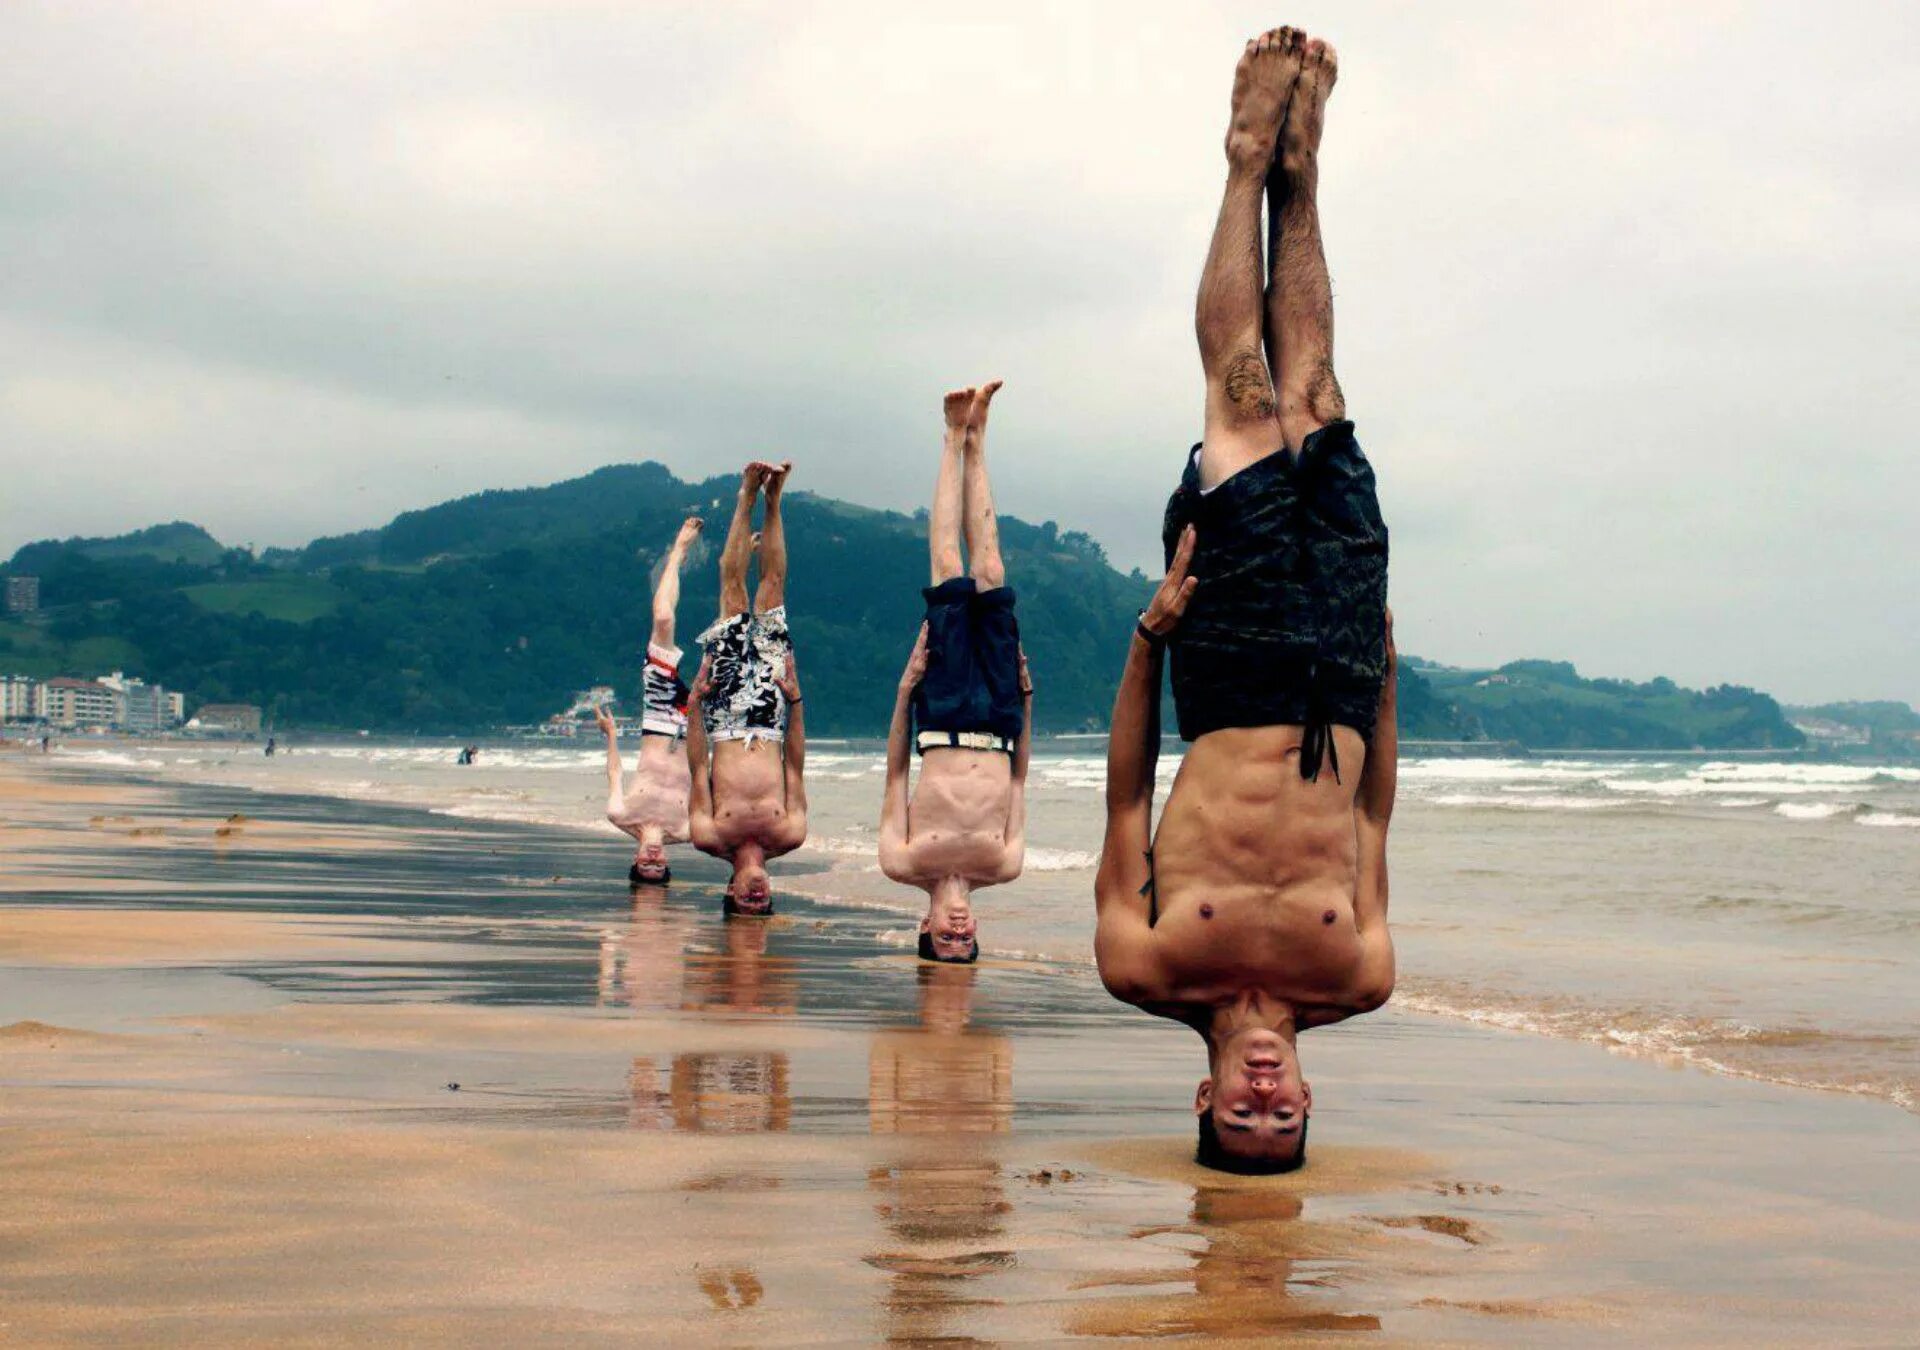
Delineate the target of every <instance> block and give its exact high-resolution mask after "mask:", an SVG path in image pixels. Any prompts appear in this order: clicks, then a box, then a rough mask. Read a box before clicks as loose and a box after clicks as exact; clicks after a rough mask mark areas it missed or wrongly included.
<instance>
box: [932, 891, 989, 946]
mask: <svg viewBox="0 0 1920 1350" xmlns="http://www.w3.org/2000/svg"><path fill="white" fill-rule="evenodd" d="M920 927H921V929H922V931H924V932H925V933H926V934H927V936H928V937H929V938H931V939H932V940H933V952H934V955H936V956H938V957H940V958H941V959H942V960H954V959H959V960H965V959H966V958H967V957H968V956H970V955H971V954H972V953H973V944H974V942H975V940H976V939H977V938H978V937H979V933H980V925H979V923H978V922H977V921H976V920H975V919H974V917H973V905H972V904H971V902H970V901H969V900H968V898H967V897H966V896H964V895H954V896H941V897H938V898H936V899H935V900H934V901H933V903H932V905H931V907H930V909H929V912H928V914H927V917H926V918H924V919H922V920H921V921H920Z"/></svg>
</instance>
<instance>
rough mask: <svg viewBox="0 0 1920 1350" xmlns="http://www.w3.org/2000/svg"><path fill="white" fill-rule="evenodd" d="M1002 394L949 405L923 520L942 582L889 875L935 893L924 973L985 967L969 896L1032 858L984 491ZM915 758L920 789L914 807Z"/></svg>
mask: <svg viewBox="0 0 1920 1350" xmlns="http://www.w3.org/2000/svg"><path fill="white" fill-rule="evenodd" d="M999 388H1000V381H998V380H994V381H993V382H991V383H990V384H986V385H982V386H980V387H979V388H977V389H975V388H969V389H962V390H960V391H958V392H957V393H952V394H948V395H947V397H946V424H947V425H946V439H945V443H944V445H943V446H942V448H941V451H940V472H939V476H938V477H937V478H936V479H935V480H934V485H933V512H932V514H931V515H930V516H929V517H928V521H927V542H928V544H929V546H930V547H931V550H932V554H933V584H932V585H930V586H928V587H927V588H926V589H925V590H924V591H922V592H921V594H922V596H924V597H925V599H926V602H927V618H926V622H925V623H923V624H922V625H921V626H920V637H919V640H918V641H917V642H915V643H914V647H913V653H912V655H911V656H909V657H908V658H907V668H906V670H905V672H904V673H903V674H902V675H901V676H900V692H899V696H898V697H897V698H896V699H895V700H894V704H893V726H892V728H891V729H890V730H889V731H888V733H887V784H886V792H885V796H884V798H883V800H882V806H881V812H880V870H881V871H882V872H885V873H886V874H887V876H888V877H889V878H891V879H892V880H894V881H898V882H902V883H904V884H906V885H909V886H918V887H919V888H920V889H922V890H924V891H925V892H926V893H927V913H926V917H925V918H923V919H921V920H920V955H921V957H922V959H924V960H928V961H974V960H977V959H978V958H979V955H980V941H979V932H978V921H977V920H976V918H975V916H974V913H973V903H972V895H973V892H974V890H975V889H976V888H977V887H980V886H992V885H995V884H996V883H998V882H1003V881H1012V880H1013V879H1014V878H1015V877H1017V876H1019V875H1020V868H1021V866H1022V864H1023V862H1024V860H1025V857H1026V811H1027V806H1026V801H1027V795H1026V788H1027V758H1028V753H1029V750H1030V745H1031V736H1030V731H1031V728H1030V723H1031V721H1032V717H1031V714H1032V709H1033V681H1032V678H1031V676H1030V675H1029V674H1028V672H1027V663H1026V658H1025V657H1024V656H1023V655H1022V654H1021V651H1020V625H1019V623H1018V622H1017V621H1016V620H1015V618H1014V613H1013V604H1014V597H1013V589H1012V588H1011V587H1010V586H1008V585H1007V573H1006V568H1005V566H1004V565H1003V564H1002V562H1001V559H1000V526H999V521H998V520H997V519H996V517H995V515H994V510H993V488H992V485H991V484H990V483H989V482H988V481H987V450H986V438H987V408H988V406H989V405H990V404H991V403H992V402H993V396H994V393H995V392H996V391H997V390H998V389H999ZM963 533H964V535H965V538H966V546H967V552H966V564H965V567H964V568H963V566H962V562H961V555H960V543H961V537H962V534H963ZM916 751H917V752H918V753H919V755H920V781H919V784H918V785H917V787H916V788H915V789H914V790H913V791H912V793H911V795H909V792H908V787H907V779H908V775H909V768H910V762H911V760H912V757H913V754H914V752H916Z"/></svg>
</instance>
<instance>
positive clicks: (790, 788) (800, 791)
mask: <svg viewBox="0 0 1920 1350" xmlns="http://www.w3.org/2000/svg"><path fill="white" fill-rule="evenodd" d="M775 683H777V684H778V685H779V686H780V692H781V693H782V694H784V695H785V696H786V700H787V738H786V740H785V741H783V742H781V746H780V749H781V753H782V754H783V755H784V756H785V759H786V771H787V781H786V788H787V819H788V820H789V821H790V822H792V825H793V829H794V830H795V832H796V834H797V837H796V838H795V839H794V840H793V843H792V845H791V847H793V848H799V847H800V845H801V844H803V843H805V842H806V838H807V718H806V710H805V709H804V708H802V707H801V706H800V704H801V698H800V673H799V671H797V670H796V669H795V668H794V664H793V653H792V652H788V653H787V673H786V677H785V678H784V679H781V680H777V681H775Z"/></svg>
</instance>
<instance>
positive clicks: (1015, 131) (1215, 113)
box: [0, 0, 1920, 700]
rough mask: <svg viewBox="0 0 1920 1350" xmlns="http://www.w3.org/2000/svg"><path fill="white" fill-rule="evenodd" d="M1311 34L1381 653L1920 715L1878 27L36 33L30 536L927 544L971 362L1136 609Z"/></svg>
mask: <svg viewBox="0 0 1920 1350" xmlns="http://www.w3.org/2000/svg"><path fill="white" fill-rule="evenodd" d="M1282 21H1293V22H1298V23H1301V24H1302V25H1304V26H1306V27H1308V28H1309V29H1310V30H1312V31H1315V32H1321V33H1324V34H1325V35H1327V36H1328V37H1329V38H1330V39H1332V40H1333V41H1334V42H1335V43H1336V44H1337V45H1338V47H1339V49H1340V53H1341V76H1340V83H1339V87H1338V90H1337V91H1336V93H1335V95H1334V98H1333V102H1332V105H1331V108H1330V110H1329V117H1328V131H1327V137H1326V144H1325V147H1324V151H1323V155H1322V163H1323V169H1322V200H1323V210H1322V214H1323V220H1324V224H1325V230H1326V236H1327V251H1328V254H1329V260H1330V262H1331V265H1332V269H1333V275H1334V285H1335V293H1336V312H1337V315H1338V326H1339V345H1338V350H1337V366H1338V370H1339V374H1340V378H1341V382H1342V383H1343V384H1344V386H1345V388H1346V391H1347V396H1348V401H1349V406H1350V409H1351V412H1352V415H1353V416H1354V418H1355V420H1356V421H1357V422H1358V424H1359V428H1360V435H1361V439H1362V442H1363V444H1364V445H1365V446H1366V448H1367V451H1368V454H1369V455H1370V456H1371V458H1372V459H1373V461H1374V463H1375V465H1376V467H1377V468H1378V470H1379V473H1380V479H1381V498H1382V503H1383V506H1384V509H1385V512H1386V516H1387V519H1388V522H1389V524H1390V526H1391V527H1392V530H1393V580H1392V597H1393V603H1394V606H1395V609H1396V612H1397V614H1398V615H1399V618H1400V627H1401V635H1402V636H1401V641H1402V645H1403V646H1404V647H1406V648H1407V649H1409V650H1412V651H1415V652H1419V653H1421V654H1424V655H1427V656H1430V657H1433V658H1436V659H1440V660H1446V661H1452V662H1456V663H1462V664H1477V663H1491V662H1498V661H1504V660H1509V659H1512V658H1515V657H1520V656H1552V657H1562V658H1567V659H1571V660H1573V661H1575V662H1577V663H1578V664H1579V665H1580V667H1581V668H1582V669H1583V670H1584V671H1585V672H1586V673H1588V674H1613V675H1624V676H1632V677H1636V678H1644V677H1647V676H1651V675H1654V674H1662V673H1663V674H1668V675H1672V676H1674V677H1675V678H1677V679H1680V680H1682V681H1683V682H1687V683H1712V682H1719V681H1722V680H1732V681H1739V682H1744V683H1751V684H1755V685H1759V686H1761V687H1763V688H1766V689H1769V690H1771V691H1773V692H1775V693H1778V694H1779V695H1781V696H1782V697H1785V698H1789V699H1795V700H1802V699H1807V700H1811V699H1825V698H1837V697H1898V698H1905V699H1911V700H1920V601H1917V600H1916V598H1915V596H1916V589H1917V583H1920V543H1917V542H1916V540H1917V539H1920V464H1917V463H1916V460H1917V458H1920V455H1917V452H1920V445H1917V444H1916V436H1915V431H1914V427H1915V423H1916V414H1917V413H1920V394H1917V393H1916V390H1917V389H1920V383H1917V382H1916V378H1915V374H1914V370H1915V366H1916V357H1920V340H1917V339H1920V334H1917V333H1916V328H1917V327H1920V262H1917V260H1920V98H1917V97H1916V95H1915V93H1914V90H1915V89H1916V88H1920V6H1912V5H1899V4H1884V5H1883V4H1869V5H1841V6H1836V5H1823V6H1821V7H1819V8H1818V10H1814V9H1811V8H1807V7H1803V6H1795V7H1787V6H1777V7H1776V6H1764V5H1751V4H1732V3H1727V4H1711V3H1695V4H1688V5H1684V6H1677V5H1672V4H1668V3H1659V4H1646V5H1637V4H1623V3H1609V4H1605V5H1578V6H1575V5H1564V4H1547V3H1536V4H1511V5H1506V4H1503V5H1492V4H1481V5H1468V4H1447V5H1411V4H1396V5H1367V4H1359V3H1353V0H1341V3H1338V4H1335V3H1325V2H1322V3H1296V4H1294V5H1293V6H1292V7H1291V8H1289V9H1285V10H1275V9H1272V8H1269V7H1264V6H1255V5H1251V4H1222V5H1218V6H1212V7H1209V6H1204V5H1199V4H1191V3H1183V4H1177V5H1176V4H1169V3H1165V2H1164V0H1155V2H1154V3H1142V4H1134V5H1121V4H1111V3H1109V4H1099V5H1095V4H1050V3H1048V4H1039V3H1034V0H1023V2H1021V3H1014V4H1008V5H1001V4H996V3H969V4H967V5H965V6H953V7H946V10H945V11H944V12H942V11H937V10H936V9H935V7H931V6H919V5H902V4H899V3H897V0H896V2H894V3H885V4H875V5H864V4H861V5H855V4H833V5H826V4H819V5H813V4H797V3H790V2H789V3H779V4H767V5H755V6H750V5H732V6H729V5H722V4H700V5H693V4H687V5H672V6H669V5H659V6H647V5H639V4H606V5H594V4H570V5H538V6H509V5H495V4H487V3H476V0H458V3H448V4H444V5H440V4H413V5H391V4H368V5H356V4H347V3H340V2H339V0H329V3H327V4H325V5H313V4H299V5H283V4H261V3H257V0H249V2H248V3H239V2H238V0H235V2H234V3H229V4H224V5H218V6H214V5H190V4H177V3H176V4H168V5H144V6H133V5H123V4H117V3H114V4H106V3H100V4H87V3H71V2H70V0H61V2H60V3H52V2H51V0H49V2H46V3H35V2H34V0H11V3H8V4H6V5H5V6H4V7H0V53H3V54H4V55H0V72H3V73H4V77H5V78H4V79H0V184H4V187H0V258H3V259H4V263H0V556H4V555H5V554H6V553H10V552H11V551H12V549H14V548H15V547H17V546H18V545H19V544H21V543H24V542H27V541H28V540H30V539H35V538H42V537H46V536H49V535H68V534H105V533H114V532H119V531H122V530H126V529H130V528H134V527H137V526H140V525H145V524H150V523H152V522H154V521H159V520H171V519H176V518H185V519H189V520H193V521H197V522H199V523H201V524H204V525H205V526H207V527H208V528H209V529H211V530H212V531H213V532H214V533H215V534H217V535H218V536H219V537H220V538H222V539H223V540H227V541H229V542H234V543H249V542H250V543H252V544H254V545H256V546H261V547H264V546H266V545H269V544H287V545H290V544H298V543H303V542H305V541H306V540H307V539H309V538H311V537H313V536H315V535H317V534H323V533H334V532H340V531H344V530H349V529H356V528H360V527H364V526H368V525H373V524H378V523H381V522H383V521H385V520H386V519H388V518H389V517H391V516H392V515H393V514H394V513H396V512H398V511H400V510H403V509H406V508H408V507H414V506H421V505H426V504H429V503H432V502H436V501H440V500H443V499H446V498H448V497H452V496H457V495H460V494H463V493H467V492H472V491H477V490H480V489H483V488H488V487H509V486H524V485H527V484H532V483H543V482H550V481H554V480H556V479H560V478H564V477H569V476H572V475H574V474H577V473H580V472H583V471H585V470H588V469H591V468H594V467H597V466H599V465H601V464H606V463H610V462H614V461H618V460H622V459H636V458H652V459H658V460H662V461H664V462H665V463H666V464H668V465H669V466H671V467H672V468H673V469H674V470H675V471H677V472H679V473H682V474H685V475H692V476H703V475H706V474H709V473H713V472H718V471H720V470H723V469H727V468H731V467H732V466H734V465H737V464H739V463H740V462H742V461H743V460H745V459H746V458H748V457H752V456H771V457H783V458H785V457H790V458H792V459H793V460H795V461H796V463H797V465H798V466H799V467H798V469H797V470H796V486H804V487H808V488H813V489H816V490H819V491H821V492H825V493H830V494H833V495H836V496H844V497H848V498H851V499H853V500H856V501H861V502H866V503H870V504H873V505H882V506H892V507H900V508H908V509H910V508H912V507H913V506H916V505H918V504H920V503H922V502H923V501H924V500H925V499H926V497H927V495H928V493H929V492H930V489H931V482H932V477H933V467H934V459H935V456H936V453H937V448H938V443H939V431H938V421H939V395H940V393H941V391H942V390H943V389H945V388H947V387H950V386H952V385H955V384H962V383H968V382H972V381H975V380H978V379H984V378H987V377H990V376H996V375H997V376H1003V377H1005V379H1006V380H1007V388H1006V391H1005V393H1004V394H1003V395H1002V397H1001V399H1000V400H999V401H998V402H997V403H996V404H995V409H994V427H993V438H992V445H991V449H992V454H993V463H994V467H995V481H996V486H997V489H998V493H999V499H1000V504H1001V506H1002V508H1003V509H1005V510H1007V511H1009V512H1011V513H1013V514H1017V515H1021V516H1024V517H1027V518H1029V519H1035V520H1038V519H1046V518H1053V519H1056V520H1058V521H1059V522H1060V523H1061V524H1062V526H1063V527H1071V528H1079V529H1084V530H1087V531H1089V532H1091V533H1092V534H1093V535H1095V536H1096V537H1097V538H1099V539H1100V540H1101V541H1102V542H1104V543H1105V544H1106V545H1107V548H1108V550H1109V552H1110V553H1111V554H1112V556H1113V558H1114V560H1115V561H1116V562H1118V563H1119V564H1121V565H1122V566H1128V565H1133V564H1139V565H1141V566H1143V567H1145V568H1147V569H1148V570H1150V571H1156V572H1157V570H1158V563H1157V556H1156V549H1157V544H1156V538H1155V536H1156V532H1157V529H1158V521H1159V516H1160V511H1161V508H1162V505H1163V503H1164V500H1165V496H1166V493H1167V491H1168V490H1169V489H1170V488H1171V486H1172V484H1173V481H1174V479H1175V476H1176V474H1177V472H1178V469H1179V467H1180V461H1181V457H1182V455H1183V453H1184V451H1185V449H1186V447H1187V446H1188V445H1189V444H1190V443H1191V442H1192V441H1193V440H1194V439H1196V437H1197V436H1198V432H1199V416H1200V397H1201V384H1200V375H1199V365H1198V360H1197V357H1196V356H1195V353H1194V348H1193V339H1192V328H1191V323H1192V318H1191V316H1192V292H1193V286H1194V282H1195V279H1196V277H1197V275H1198V271H1199V265H1200V260H1201V256H1202V254H1203V252H1204V250H1205V247H1206V240H1207V232H1208V230H1209V228H1210V225H1211V221H1212V217H1213V214H1214V210H1215V207H1216V205H1217V203H1218V197H1219V189H1220V183H1221V179H1222V175H1223V159H1222V155H1221V149H1220V145H1221V136H1222V132H1223V129H1224V125H1225V113H1226V107H1227V88H1228V83H1229V79H1230V76H1231V72H1232V66H1233V62H1234V59H1235V57H1236V55H1237V54H1238V51H1239V48H1240V44H1241V41H1242V40H1243V39H1244V38H1245V36H1246V35H1248V34H1249V33H1251V32H1253V31H1255V30H1257V29H1259V28H1263V27H1266V26H1269V25H1271V24H1273V23H1277V22H1282ZM794 551H795V566H796V567H805V566H806V565H807V563H806V546H805V541H804V540H796V541H795V550H794ZM918 580H919V579H918V578H908V577H903V578H901V584H902V585H911V584H916V583H917V582H918ZM1016 582H1017V578H1016Z"/></svg>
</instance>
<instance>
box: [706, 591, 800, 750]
mask: <svg viewBox="0 0 1920 1350" xmlns="http://www.w3.org/2000/svg"><path fill="white" fill-rule="evenodd" d="M699 641H700V645H701V646H703V647H705V648H706V651H707V662H708V665H707V679H708V681H709V683H710V684H711V685H712V688H711V689H709V690H708V691H707V696H706V698H705V699H703V700H702V701H701V704H700V707H701V711H702V713H703V715H704V716H703V724H704V726H705V728H706V733H707V739H708V740H710V741H744V740H753V739H757V738H760V737H765V738H766V739H768V740H774V741H779V740H785V739H786V735H787V696H786V695H785V694H783V693H781V692H780V686H779V685H778V684H776V683H775V681H776V680H778V679H779V678H780V677H781V676H783V675H784V674H786V665H787V657H788V655H790V654H791V653H792V651H793V638H792V637H791V636H790V635H789V634H788V632H787V609H786V606H785V605H780V606H777V607H776V608H773V609H768V610H761V611H759V612H757V613H745V614H735V615H732V616H731V617H729V618H725V619H722V620H720V621H719V622H718V623H716V624H714V625H713V627H711V628H709V629H707V631H706V632H704V633H702V634H701V635H700V639H699Z"/></svg>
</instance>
